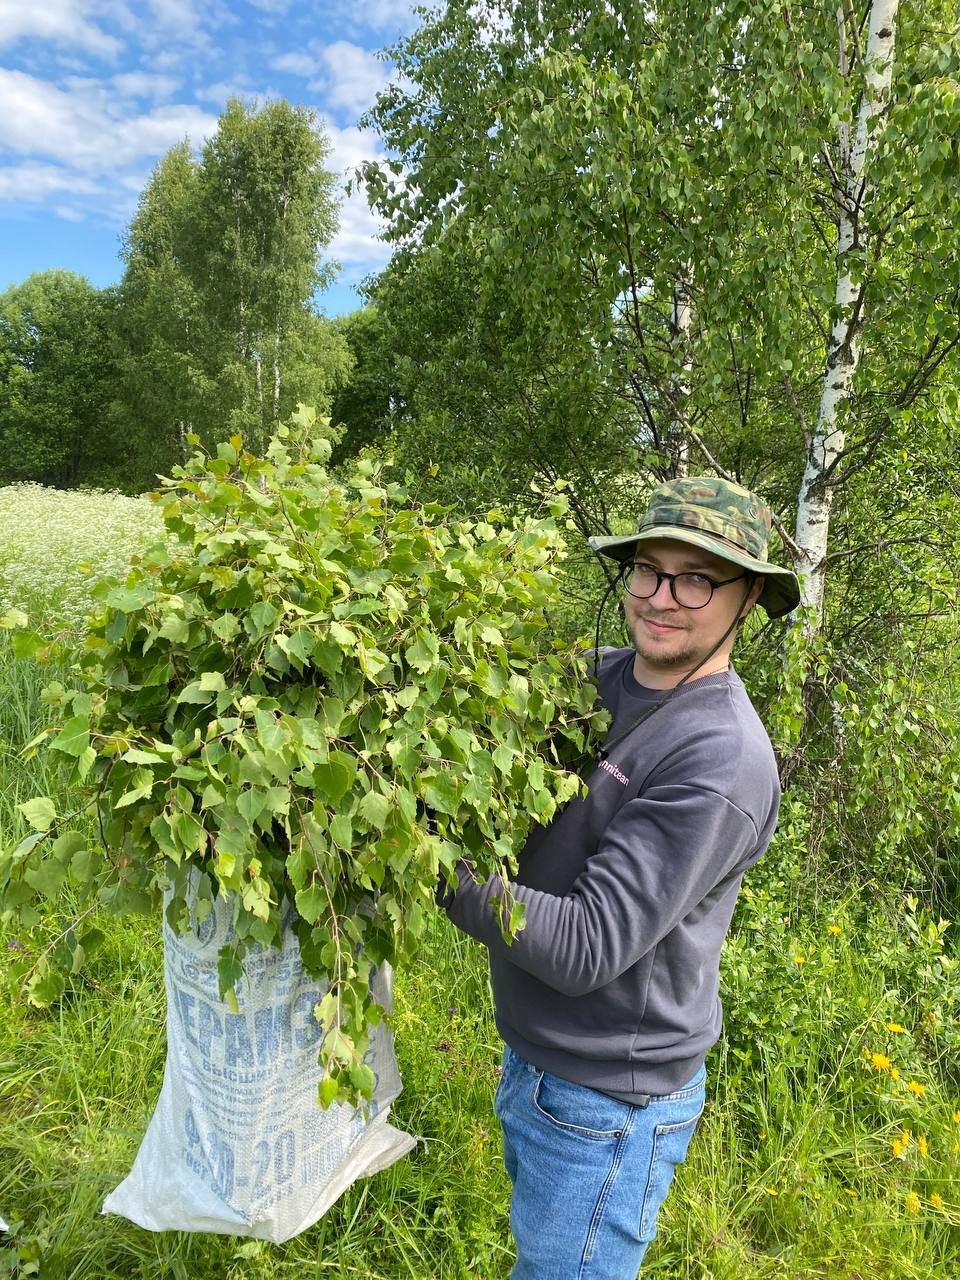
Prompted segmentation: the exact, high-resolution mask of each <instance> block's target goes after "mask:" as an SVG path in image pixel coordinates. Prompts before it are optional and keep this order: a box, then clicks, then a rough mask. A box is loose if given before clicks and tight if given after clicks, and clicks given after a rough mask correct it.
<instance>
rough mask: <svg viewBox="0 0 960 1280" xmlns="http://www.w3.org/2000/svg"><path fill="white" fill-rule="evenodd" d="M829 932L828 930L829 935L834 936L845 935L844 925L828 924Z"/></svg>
mask: <svg viewBox="0 0 960 1280" xmlns="http://www.w3.org/2000/svg"><path fill="white" fill-rule="evenodd" d="M827 930H828V932H829V933H832V934H834V935H836V934H838V933H843V925H839V924H828V925H827Z"/></svg>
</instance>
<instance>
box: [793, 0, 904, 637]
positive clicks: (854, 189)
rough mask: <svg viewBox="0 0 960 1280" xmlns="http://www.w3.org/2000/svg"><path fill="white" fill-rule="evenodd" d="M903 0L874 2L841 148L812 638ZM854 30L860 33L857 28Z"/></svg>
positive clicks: (814, 495) (806, 520)
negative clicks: (869, 174) (860, 79)
mask: <svg viewBox="0 0 960 1280" xmlns="http://www.w3.org/2000/svg"><path fill="white" fill-rule="evenodd" d="M846 7H847V6H844V5H843V4H841V6H840V8H839V9H838V11H837V23H838V26H839V32H840V72H841V75H843V76H844V78H845V79H847V80H849V79H850V76H851V65H850V60H849V58H848V56H847V43H846V34H847V15H846V14H845V11H844V10H845V8H846ZM898 7H899V0H873V3H872V4H871V6H870V24H869V30H868V34H867V44H866V50H865V53H864V63H865V66H864V86H863V91H862V94H861V98H860V103H859V109H858V111H857V113H856V115H857V119H856V130H855V132H854V133H853V136H852V138H851V130H850V127H849V125H848V124H841V126H840V135H839V145H840V161H841V168H840V171H839V177H840V178H841V179H842V187H841V188H840V189H839V190H838V191H837V193H836V194H837V196H838V200H839V205H840V218H839V223H838V229H837V287H836V295H835V309H834V314H835V317H836V318H835V321H834V324H833V328H832V330H831V333H830V339H829V345H828V349H827V359H826V367H825V370H824V378H823V387H822V390H821V395H820V405H819V410H818V413H817V422H816V426H815V428H814V431H813V432H812V434H811V439H810V443H809V446H808V449H807V463H806V468H805V470H804V475H803V481H802V482H801V485H800V496H799V503H798V509H797V525H796V539H795V541H796V544H797V568H798V570H799V572H800V573H801V575H802V600H801V603H802V604H803V605H806V606H810V607H811V608H812V610H813V614H812V620H811V622H810V623H809V624H808V625H809V627H810V630H811V632H816V631H817V630H818V629H819V626H820V623H821V621H822V619H823V602H824V569H825V561H826V555H827V544H828V538H829V532H830V509H831V505H832V502H833V486H832V483H831V479H832V475H833V472H834V470H835V469H836V466H837V463H838V461H839V459H840V457H841V455H842V453H843V450H844V447H845V444H846V432H845V428H844V425H843V422H842V420H841V410H842V408H843V405H844V403H845V401H847V399H848V398H849V396H850V392H851V390H852V387H853V380H854V376H855V374H856V371H857V364H858V362H859V359H860V336H861V332H862V328H863V323H864V312H865V302H866V298H865V292H866V285H865V279H864V272H863V263H864V259H865V255H866V250H867V237H868V229H867V222H868V217H867V206H868V197H869V190H868V182H867V179H866V177H865V169H866V166H867V161H868V159H869V157H870V154H871V152H872V151H874V150H875V148H876V145H877V138H878V132H879V131H878V129H877V128H876V122H877V117H878V116H879V115H880V114H881V113H882V112H883V111H884V109H885V108H886V105H887V103H888V101H889V98H890V84H891V80H892V77H893V61H894V40H895V35H896V24H897V9H898ZM854 31H855V28H854Z"/></svg>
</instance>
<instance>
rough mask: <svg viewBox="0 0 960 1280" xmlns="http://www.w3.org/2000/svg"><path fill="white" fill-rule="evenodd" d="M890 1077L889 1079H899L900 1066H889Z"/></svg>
mask: <svg viewBox="0 0 960 1280" xmlns="http://www.w3.org/2000/svg"><path fill="white" fill-rule="evenodd" d="M890 1079H891V1080H899V1079H900V1068H899V1067H891V1068H890Z"/></svg>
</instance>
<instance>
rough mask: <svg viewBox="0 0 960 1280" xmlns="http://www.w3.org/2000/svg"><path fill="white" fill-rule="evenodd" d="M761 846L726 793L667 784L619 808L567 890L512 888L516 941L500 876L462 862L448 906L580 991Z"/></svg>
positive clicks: (649, 942) (465, 926) (478, 933)
mask: <svg viewBox="0 0 960 1280" xmlns="http://www.w3.org/2000/svg"><path fill="white" fill-rule="evenodd" d="M547 852H549V846H548V848H547ZM757 852H759V836H758V833H757V829H756V827H755V826H754V823H753V821H752V820H751V818H750V817H749V816H748V815H747V814H746V813H744V812H743V811H742V810H741V809H739V808H738V807H737V806H736V805H735V804H733V803H732V802H731V801H729V800H727V799H726V798H725V797H724V796H722V795H720V794H719V793H718V792H716V791H712V790H709V789H707V788H704V787H701V786H694V785H691V784H688V783H672V784H664V785H661V786H655V787H653V788H651V789H650V790H648V791H647V792H646V793H645V794H644V795H642V796H640V797H638V798H637V799H634V800H631V801H629V802H628V803H627V804H626V805H624V806H623V808H622V809H621V810H620V811H619V813H618V814H617V815H616V817H615V818H614V819H613V820H612V821H611V823H610V824H609V825H608V827H607V829H606V831H605V832H604V836H603V839H602V840H601V842H600V844H599V846H598V848H597V851H596V852H595V853H594V854H593V856H592V857H590V858H589V859H588V860H587V862H586V863H585V865H584V867H583V870H582V871H581V872H580V875H579V876H578V878H577V879H576V881H575V882H574V884H573V885H572V887H571V889H570V891H569V893H567V894H565V895H563V896H562V897H560V896H556V895H554V894H550V893H545V892H543V891H541V890H538V889H532V888H530V887H528V886H526V885H519V884H518V885H514V886H513V889H514V893H515V895H516V897H517V900H518V901H520V902H522V903H523V904H524V908H525V910H524V926H523V929H522V930H521V932H520V933H519V934H518V935H517V937H516V938H515V939H514V941H513V942H512V943H510V944H507V943H505V942H504V940H503V938H502V936H501V934H500V929H499V926H498V924H497V921H496V917H495V914H494V911H493V907H492V903H491V899H492V898H493V897H494V896H495V895H496V894H497V893H499V892H502V887H501V886H500V883H499V881H497V880H495V879H494V880H489V881H487V882H486V883H477V882H476V881H475V880H474V879H473V876H472V874H471V871H470V868H469V866H468V865H467V864H466V863H462V864H461V866H460V868H459V887H458V888H457V890H456V892H455V893H454V895H453V897H452V900H451V901H450V902H449V904H448V905H447V914H448V915H449V916H450V919H451V920H452V921H453V923H454V924H455V925H457V926H458V927H459V928H460V929H462V930H463V931H464V932H465V933H468V934H470V935H471V936H472V937H474V938H476V939H477V940H478V941H479V942H482V943H483V944H484V945H485V946H487V947H489V948H490V950H491V951H494V952H497V953H498V954H499V955H501V956H502V957H503V958H505V959H507V960H509V962H510V963H511V964H514V965H516V966H517V967H518V968H520V969H524V970H526V971H527V972H528V973H530V974H532V975H533V976H534V977H536V978H538V979H539V980H540V981H541V982H544V983H546V984H547V985H548V986H550V987H553V988H554V989H555V990H557V991H559V992H561V993H562V994H564V995H568V996H579V995H586V994H587V993H588V992H591V991H594V990H596V989H597V988H599V987H602V986H605V985H606V984H607V983H608V982H611V981H613V979H615V978H617V977H619V975H620V974H622V973H623V972H625V970H627V969H628V968H630V967H631V966H632V965H634V964H636V962H637V961H638V960H640V959H641V958H642V957H643V956H644V955H646V953H647V952H648V951H650V950H651V949H652V948H653V947H655V946H656V945H657V943H658V942H659V941H660V939H661V938H663V937H664V936H665V935H666V934H667V933H669V932H670V931H671V930H672V929H673V928H675V927H676V926H677V925H678V924H679V923H680V921H682V920H683V919H684V918H685V917H686V916H687V915H689V914H690V913H691V912H692V911H694V910H695V909H696V908H697V906H698V904H699V903H701V902H702V901H703V900H704V898H706V897H707V896H708V895H709V894H710V893H711V891H712V890H713V889H714V888H715V887H716V885H717V884H718V883H719V882H720V881H722V880H724V879H726V878H727V877H728V876H729V875H731V874H734V873H735V874H740V873H741V872H742V871H743V869H744V868H745V867H746V866H747V865H749V863H750V861H752V858H753V856H754V855H755V854H756V853H757Z"/></svg>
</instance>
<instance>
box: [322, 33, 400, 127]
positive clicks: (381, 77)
mask: <svg viewBox="0 0 960 1280" xmlns="http://www.w3.org/2000/svg"><path fill="white" fill-rule="evenodd" d="M320 60H321V62H322V64H323V68H324V72H325V74H324V75H323V77H322V79H320V80H317V81H314V82H313V83H312V84H310V85H308V86H307V88H308V89H310V90H311V91H314V92H317V91H319V92H323V93H324V94H325V96H326V104H327V106H328V107H330V108H332V109H333V110H335V111H336V110H340V111H345V112H347V113H348V114H350V115H352V116H360V115H362V114H363V112H364V111H366V110H367V108H368V107H370V106H372V105H373V100H374V98H375V97H376V96H377V94H378V93H379V92H380V90H381V89H384V88H386V85H387V82H388V81H389V79H390V68H389V67H388V66H387V65H386V64H385V63H383V62H381V61H380V60H379V59H378V58H377V57H376V56H375V55H374V54H372V53H368V52H367V50H366V49H361V48H360V46H359V45H356V44H350V42H349V41H347V40H336V41H334V43H333V44H328V45H326V46H325V47H324V48H323V49H322V50H321V53H320Z"/></svg>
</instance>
